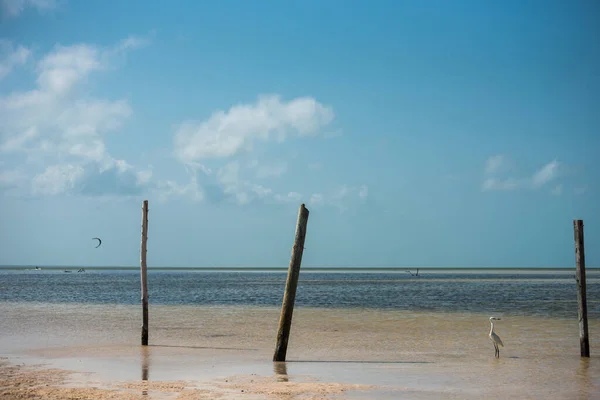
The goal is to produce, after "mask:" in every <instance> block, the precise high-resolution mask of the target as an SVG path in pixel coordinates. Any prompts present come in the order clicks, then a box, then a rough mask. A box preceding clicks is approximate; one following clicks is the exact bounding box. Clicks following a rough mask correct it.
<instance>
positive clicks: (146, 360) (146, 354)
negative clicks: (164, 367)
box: [141, 346, 150, 396]
mask: <svg viewBox="0 0 600 400" xmlns="http://www.w3.org/2000/svg"><path fill="white" fill-rule="evenodd" d="M141 352H142V353H141V361H142V381H148V376H149V375H150V372H149V371H150V349H149V348H148V346H141ZM142 396H148V388H147V387H146V388H144V389H142Z"/></svg>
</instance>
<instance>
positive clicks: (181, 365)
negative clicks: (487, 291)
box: [0, 303, 600, 399]
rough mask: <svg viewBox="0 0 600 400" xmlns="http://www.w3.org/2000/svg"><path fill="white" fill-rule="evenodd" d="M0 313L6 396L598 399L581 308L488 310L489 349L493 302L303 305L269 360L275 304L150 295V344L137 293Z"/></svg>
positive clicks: (0, 368) (597, 374)
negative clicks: (552, 313)
mask: <svg viewBox="0 0 600 400" xmlns="http://www.w3.org/2000/svg"><path fill="white" fill-rule="evenodd" d="M0 315H2V316H3V318H2V324H1V325H0V356H3V357H6V359H5V360H3V361H2V362H0V395H3V394H4V395H7V397H5V398H21V397H19V396H23V397H22V398H26V397H25V396H30V395H33V396H37V398H50V399H52V398H115V399H116V398H142V397H140V396H143V398H145V399H148V398H156V399H161V398H178V399H192V398H238V397H239V398H244V399H254V398H256V399H296V398H298V399H304V398H323V399H325V398H338V399H339V398H348V399H404V398H406V399H438V398H460V399H480V398H486V399H487V398H498V399H505V398H521V399H538V398H540V399H541V398H544V399H546V398H552V399H593V398H600V363H598V361H597V360H596V358H595V357H594V353H595V351H594V348H595V346H594V345H595V343H598V339H600V321H597V320H590V321H589V322H590V324H589V325H590V326H589V329H590V347H591V353H592V358H590V359H581V358H580V357H579V333H578V325H577V320H576V319H575V320H565V319H547V318H532V317H522V316H511V315H507V314H504V315H501V314H500V315H496V316H500V317H502V320H501V321H498V322H497V323H496V332H497V333H498V334H499V335H500V336H501V337H502V339H503V341H504V343H505V347H503V348H501V351H500V359H495V358H494V348H493V346H492V344H491V342H490V341H489V339H488V337H487V334H488V332H489V327H490V325H489V321H488V317H489V315H483V314H473V313H452V314H449V313H411V312H406V311H376V310H366V309H364V310H363V309H308V308H297V309H296V310H295V311H294V320H293V324H292V333H291V336H290V343H289V347H288V354H287V362H285V363H273V362H271V359H272V355H273V350H274V346H275V333H276V329H277V322H278V318H279V309H278V308H258V307H239V306H236V307H195V306H151V307H150V346H148V347H142V346H140V345H139V342H140V321H141V310H140V307H138V306H101V305H72V304H68V305H67V304H60V305H44V304H34V303H27V304H25V303H0ZM32 366H35V367H32ZM30 368H34V369H33V370H32V369H30ZM51 370H52V371H51ZM44 371H45V372H44ZM49 371H50V372H49ZM45 385H49V386H45ZM242 390H243V392H242ZM53 396H54V397H53ZM77 396H79V397H77ZM85 396H87V397H85ZM27 398H36V397H27Z"/></svg>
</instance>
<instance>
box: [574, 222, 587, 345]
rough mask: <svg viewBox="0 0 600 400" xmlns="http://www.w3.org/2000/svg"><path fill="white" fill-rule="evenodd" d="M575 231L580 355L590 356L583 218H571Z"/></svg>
mask: <svg viewBox="0 0 600 400" xmlns="http://www.w3.org/2000/svg"><path fill="white" fill-rule="evenodd" d="M573 228H574V231H575V232H574V233H575V263H576V267H575V268H576V278H577V303H578V304H577V305H578V307H577V313H578V316H579V346H580V348H581V357H589V356H590V341H589V337H588V320H587V299H586V294H585V289H586V284H585V250H584V245H583V220H580V219H575V220H573Z"/></svg>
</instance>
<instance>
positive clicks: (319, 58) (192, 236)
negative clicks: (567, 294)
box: [0, 0, 600, 267]
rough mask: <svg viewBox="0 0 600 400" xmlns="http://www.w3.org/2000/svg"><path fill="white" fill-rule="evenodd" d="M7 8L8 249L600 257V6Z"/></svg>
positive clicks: (529, 261)
mask: <svg viewBox="0 0 600 400" xmlns="http://www.w3.org/2000/svg"><path fill="white" fill-rule="evenodd" d="M0 11H1V12H2V16H1V19H0V192H1V197H0V218H1V221H2V223H1V224H0V243H1V244H2V251H1V252H0V264H5V265H6V264H26V265H31V264H37V265H89V266H105V265H114V266H117V265H119V266H122V265H137V264H138V263H139V240H140V220H141V203H142V201H143V200H144V199H148V200H149V203H150V216H149V240H148V264H149V266H150V267H152V266H186V267H193V266H198V267H210V266H217V267H218V266H247V267H285V266H287V264H288V262H289V257H290V250H291V246H292V242H293V236H294V229H295V222H296V216H297V211H298V207H299V205H300V204H301V203H303V202H304V203H305V204H306V206H307V208H308V209H309V210H310V217H309V222H308V233H307V238H306V250H305V253H304V257H303V265H305V266H448V267H488V266H489V267H544V266H550V267H554V266H557V267H568V266H573V265H574V251H573V231H572V220H573V219H574V218H580V219H583V220H584V223H585V238H586V244H587V252H586V257H587V265H588V266H594V265H598V264H600V262H599V261H600V255H599V254H598V252H597V251H596V249H597V248H598V243H599V241H600V214H599V210H600V209H599V208H598V195H599V194H600V193H599V187H598V185H599V184H600V161H598V154H599V153H598V152H599V151H600V139H599V134H600V130H599V128H600V112H598V110H600V74H599V73H598V71H600V24H599V23H598V16H599V15H600V6H598V3H597V2H594V1H579V2H566V1H533V0H531V1H526V2H517V1H503V2H495V3H492V2H481V1H475V0H473V1H454V2H448V1H433V0H430V1H383V0H380V1H377V2H369V3H368V2H366V1H360V2H359V1H343V2H342V1H337V0H330V1H326V2H323V1H303V2H276V1H271V0H265V1H257V2H242V1H219V2H195V1H179V2H167V1H154V2H147V1H137V0H136V1H127V2H110V3H106V2H104V1H72V0H0ZM95 236H98V237H101V238H102V239H103V245H102V246H101V247H100V248H98V249H96V248H94V245H95V242H94V241H93V240H92V239H91V238H92V237H95Z"/></svg>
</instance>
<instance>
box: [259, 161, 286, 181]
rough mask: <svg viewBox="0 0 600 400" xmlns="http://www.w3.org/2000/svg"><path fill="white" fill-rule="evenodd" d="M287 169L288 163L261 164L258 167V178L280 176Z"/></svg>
mask: <svg viewBox="0 0 600 400" xmlns="http://www.w3.org/2000/svg"><path fill="white" fill-rule="evenodd" d="M286 171H287V164H286V163H279V164H272V165H259V166H258V167H257V168H256V177H257V178H258V179H264V178H271V177H279V176H281V175H283V174H285V172H286Z"/></svg>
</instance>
